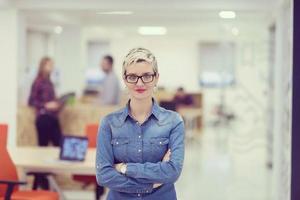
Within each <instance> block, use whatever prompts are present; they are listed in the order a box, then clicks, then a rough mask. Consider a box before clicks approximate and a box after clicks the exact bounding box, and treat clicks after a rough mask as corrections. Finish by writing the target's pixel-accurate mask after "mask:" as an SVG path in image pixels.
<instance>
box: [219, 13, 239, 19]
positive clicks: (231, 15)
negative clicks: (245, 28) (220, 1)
mask: <svg viewBox="0 0 300 200" xmlns="http://www.w3.org/2000/svg"><path fill="white" fill-rule="evenodd" d="M219 16H220V17H221V18H223V19H234V18H235V17H236V14H235V12H234V11H221V12H219Z"/></svg>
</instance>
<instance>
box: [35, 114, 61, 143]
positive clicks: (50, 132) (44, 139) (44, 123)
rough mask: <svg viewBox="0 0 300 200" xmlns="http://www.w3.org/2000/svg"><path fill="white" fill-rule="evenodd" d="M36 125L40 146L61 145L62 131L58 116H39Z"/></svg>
mask: <svg viewBox="0 0 300 200" xmlns="http://www.w3.org/2000/svg"><path fill="white" fill-rule="evenodd" d="M35 125H36V129H37V133H38V144H39V146H48V144H49V142H51V143H52V144H53V145H54V146H59V145H60V140H61V136H62V134H61V129H60V125H59V121H58V119H57V117H56V116H52V115H49V114H43V115H39V116H37V118H36V120H35Z"/></svg>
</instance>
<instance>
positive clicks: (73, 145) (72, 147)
mask: <svg viewBox="0 0 300 200" xmlns="http://www.w3.org/2000/svg"><path fill="white" fill-rule="evenodd" d="M87 149H88V138H87V137H80V136H63V138H62V141H61V145H60V155H59V159H60V160H69V161H84V159H85V156H86V152H87Z"/></svg>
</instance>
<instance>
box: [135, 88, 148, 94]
mask: <svg viewBox="0 0 300 200" xmlns="http://www.w3.org/2000/svg"><path fill="white" fill-rule="evenodd" d="M135 91H137V92H138V93H143V92H145V91H146V90H145V89H136V90H135Z"/></svg>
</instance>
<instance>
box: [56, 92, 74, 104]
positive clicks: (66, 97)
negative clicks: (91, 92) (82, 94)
mask: <svg viewBox="0 0 300 200" xmlns="http://www.w3.org/2000/svg"><path fill="white" fill-rule="evenodd" d="M74 97H75V93H74V92H70V93H67V94H64V95H62V96H61V97H59V98H58V101H59V102H60V103H61V104H63V105H64V104H65V103H66V102H67V101H68V100H69V99H71V98H74Z"/></svg>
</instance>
